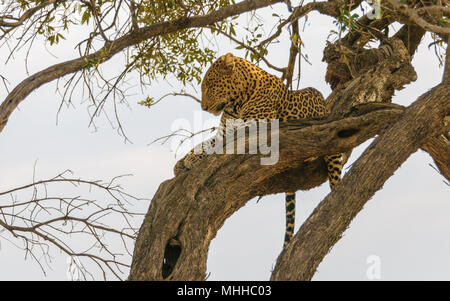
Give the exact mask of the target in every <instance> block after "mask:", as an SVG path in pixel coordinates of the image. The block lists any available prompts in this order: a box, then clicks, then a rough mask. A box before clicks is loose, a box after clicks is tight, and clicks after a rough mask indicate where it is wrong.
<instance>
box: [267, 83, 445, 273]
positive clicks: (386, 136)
mask: <svg viewBox="0 0 450 301" xmlns="http://www.w3.org/2000/svg"><path fill="white" fill-rule="evenodd" d="M448 110H450V86H449V85H445V84H441V85H439V86H437V87H435V88H434V89H432V90H431V91H429V92H427V93H425V94H424V95H422V96H421V97H420V98H419V99H418V100H417V101H416V102H415V103H413V104H412V105H411V106H410V107H408V108H407V109H406V110H405V112H404V114H402V116H401V117H400V118H399V119H398V121H396V122H394V123H393V124H392V125H391V126H389V128H388V129H387V130H386V131H385V132H384V133H383V134H381V135H380V137H378V138H377V139H376V140H375V141H374V142H373V143H372V145H371V146H370V147H369V148H368V149H367V150H366V151H365V152H364V153H363V155H362V156H361V157H360V158H359V159H358V160H357V161H356V162H355V163H354V164H353V166H352V168H351V170H350V171H349V172H348V173H347V174H346V175H345V177H344V178H343V180H342V182H341V183H340V184H338V185H337V187H336V189H335V190H334V191H333V192H331V193H330V194H329V195H328V196H327V197H326V198H325V199H324V200H323V201H322V202H321V203H320V205H319V206H317V207H316V209H315V210H314V212H313V213H312V214H311V216H310V217H309V218H308V220H307V221H306V222H305V223H304V224H303V225H302V227H301V228H300V230H299V231H298V233H297V234H296V235H295V238H294V239H293V241H292V243H290V244H289V245H288V247H287V248H286V249H285V250H284V251H283V252H282V253H281V255H280V257H279V258H278V260H277V264H276V266H275V269H274V272H273V274H272V280H310V279H311V278H312V277H313V275H314V272H315V271H316V268H317V266H318V265H319V264H320V262H321V261H322V259H323V258H324V257H325V256H326V254H328V252H329V250H330V249H331V247H332V246H333V245H334V244H335V243H336V242H337V241H338V240H339V239H340V237H341V236H342V234H343V233H344V231H345V230H346V229H347V228H348V226H349V225H350V222H351V221H352V220H353V218H354V217H355V216H356V215H357V214H358V212H360V211H361V209H362V208H363V206H364V204H366V202H367V201H368V200H369V199H370V198H371V197H372V196H373V195H374V194H375V192H376V191H378V190H379V189H380V188H381V187H382V186H383V184H384V183H385V182H386V180H387V179H389V178H390V177H391V176H392V175H393V173H394V172H395V171H396V170H397V169H398V168H399V167H400V165H401V164H402V163H403V162H404V161H405V160H406V159H408V157H409V156H410V155H411V154H412V153H414V152H415V151H417V149H418V148H419V147H420V146H421V145H422V144H423V143H424V142H425V141H426V139H427V138H428V137H430V136H433V135H434V134H435V133H440V132H442V131H443V130H444V129H445V125H444V122H443V120H444V117H445V116H446V114H447V112H448ZM356 183H357V185H355V184H356Z"/></svg>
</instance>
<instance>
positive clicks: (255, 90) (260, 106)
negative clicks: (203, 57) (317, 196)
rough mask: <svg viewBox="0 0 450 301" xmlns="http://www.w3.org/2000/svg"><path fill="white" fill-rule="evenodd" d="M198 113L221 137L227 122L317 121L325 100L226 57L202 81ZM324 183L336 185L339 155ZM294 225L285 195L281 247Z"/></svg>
mask: <svg viewBox="0 0 450 301" xmlns="http://www.w3.org/2000/svg"><path fill="white" fill-rule="evenodd" d="M201 106H202V109H203V110H205V111H208V112H210V113H213V114H214V115H219V114H220V113H222V112H223V114H222V117H221V125H220V127H219V132H218V135H223V133H224V132H223V131H224V129H225V125H226V120H227V119H236V118H240V119H243V120H249V119H254V120H261V119H279V120H280V121H286V120H292V119H302V118H310V117H319V116H323V115H324V114H326V113H327V112H326V108H325V100H324V98H323V96H322V94H321V93H320V92H319V91H317V90H316V89H314V88H306V89H302V90H296V91H291V90H289V89H288V88H287V86H286V85H285V84H284V83H283V82H282V81H281V80H280V79H279V78H278V77H276V76H274V75H271V74H269V73H267V72H265V71H264V70H262V69H261V68H259V67H258V66H256V65H254V64H252V63H250V62H248V61H246V60H245V59H242V58H239V57H235V56H233V55H232V54H231V53H228V54H226V55H224V56H222V57H220V58H219V59H218V60H217V61H216V62H214V63H213V64H212V65H211V67H210V68H209V69H208V71H207V72H206V75H205V77H204V78H203V81H202V103H201ZM204 155H205V154H204V153H203V154H194V153H193V152H191V153H189V154H187V155H186V156H185V157H184V158H183V159H181V160H180V161H178V162H177V164H176V165H175V169H174V172H175V175H177V174H179V173H180V172H182V171H185V170H189V169H191V168H192V167H193V166H194V165H196V164H197V163H198V161H200V160H201V158H202V157H203V156H204ZM325 161H326V163H327V165H328V179H329V183H330V186H331V188H332V189H333V188H334V186H335V185H336V183H338V182H339V181H340V178H341V170H342V155H341V154H337V155H331V156H327V157H325ZM294 225H295V192H286V233H285V239H284V247H286V245H287V244H288V243H289V241H290V240H291V238H292V236H293V233H294Z"/></svg>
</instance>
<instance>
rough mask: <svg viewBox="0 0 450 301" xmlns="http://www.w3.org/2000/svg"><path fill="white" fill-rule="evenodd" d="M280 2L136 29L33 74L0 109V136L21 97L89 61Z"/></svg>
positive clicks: (254, 2)
mask: <svg viewBox="0 0 450 301" xmlns="http://www.w3.org/2000/svg"><path fill="white" fill-rule="evenodd" d="M282 1H283V0H246V1H242V2H239V3H237V4H234V5H229V6H225V7H222V8H220V9H218V10H217V11H214V12H211V13H209V14H207V15H204V16H193V17H185V18H180V19H177V20H172V21H166V22H161V23H157V24H152V25H149V26H146V27H142V28H138V29H135V30H133V31H130V32H129V33H127V34H125V35H124V36H122V37H120V38H118V39H116V40H114V41H112V42H109V43H106V44H105V46H104V47H102V48H101V49H100V50H99V51H97V52H94V53H92V54H90V55H88V56H84V57H80V58H76V59H73V60H70V61H66V62H63V63H60V64H56V65H53V66H50V67H48V68H46V69H44V70H42V71H40V72H37V73H36V74H33V75H31V76H30V77H28V78H26V79H25V80H23V81H22V82H21V83H20V84H18V85H17V86H16V87H15V88H14V89H13V90H12V91H11V93H9V94H8V96H7V97H6V98H5V100H4V101H3V102H2V104H1V105H0V133H1V132H2V131H3V129H4V127H5V126H6V123H7V122H8V119H9V116H10V115H11V114H12V112H13V111H14V110H15V109H16V108H17V106H18V105H19V104H20V103H21V102H22V101H23V100H24V99H25V97H27V96H28V94H30V93H31V92H32V91H34V90H36V89H37V88H39V87H40V86H42V85H43V84H46V83H49V82H51V81H53V80H55V79H57V78H60V77H63V76H64V75H67V74H70V73H74V72H77V71H80V70H82V69H84V68H86V66H87V64H88V62H89V61H92V60H95V61H98V62H101V63H103V62H105V61H107V60H109V59H110V58H111V57H113V56H114V55H116V54H117V53H119V52H121V51H122V50H124V49H126V48H128V47H130V46H133V45H137V44H139V43H141V42H143V41H145V40H148V39H150V38H151V37H155V36H159V35H165V34H168V33H171V32H175V31H179V30H183V29H187V28H198V27H204V26H207V25H211V24H214V23H216V22H219V21H221V20H224V19H226V18H228V17H231V16H235V15H239V14H242V13H244V12H247V11H251V10H255V9H258V8H262V7H266V6H268V5H271V4H275V3H277V2H282Z"/></svg>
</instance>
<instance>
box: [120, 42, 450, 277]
mask: <svg viewBox="0 0 450 301" xmlns="http://www.w3.org/2000/svg"><path fill="white" fill-rule="evenodd" d="M422 34H423V33H422ZM420 37H421V33H418V34H417V35H416V36H415V38H412V37H411V36H410V35H404V37H403V38H405V39H410V40H411V39H412V40H414V41H417V39H419V40H420ZM403 41H404V40H402V39H398V38H391V39H386V40H385V42H384V43H383V44H382V45H381V46H380V48H379V49H372V50H361V51H360V52H359V53H358V54H357V55H355V56H354V57H352V59H351V60H343V59H342V47H341V46H339V47H336V45H331V44H330V45H329V46H328V48H327V50H326V51H325V57H324V59H325V60H326V61H327V63H328V64H329V69H328V71H329V72H328V74H327V80H329V81H330V83H331V84H332V86H333V87H334V90H333V92H332V94H331V95H330V96H329V97H328V98H327V106H328V107H329V108H330V109H331V110H332V113H331V114H330V116H328V117H327V119H326V120H321V121H310V122H305V121H303V122H302V121H295V122H293V121H291V122H288V123H285V124H280V131H279V137H280V158H279V161H278V163H277V164H275V165H272V166H264V165H261V164H260V161H259V160H260V157H259V156H258V155H211V156H209V157H207V158H206V159H205V160H203V161H202V162H201V163H200V164H199V165H198V166H196V167H195V168H194V169H192V170H190V171H189V172H186V173H184V174H181V175H179V176H178V177H176V178H174V179H172V180H168V181H166V182H164V183H162V184H161V186H160V187H159V189H158V191H157V193H156V194H155V196H154V198H153V200H152V202H151V204H150V208H149V211H148V213H147V215H146V217H145V220H144V223H143V224H142V227H141V230H140V232H139V236H138V238H137V241H136V246H135V250H134V257H133V262H132V267H131V272H130V277H129V279H130V280H162V279H167V280H202V279H204V278H205V273H206V260H207V252H208V248H209V244H210V242H211V240H212V239H213V238H214V237H215V235H216V233H217V231H218V230H219V229H220V227H221V226H222V225H223V223H224V222H225V220H226V219H227V218H228V217H229V216H230V215H231V214H233V213H234V212H235V211H237V210H238V209H239V208H241V207H242V206H243V205H245V203H246V202H247V201H248V200H250V199H251V198H253V197H256V196H261V195H267V194H273V193H279V192H284V191H295V190H300V189H302V190H306V189H310V188H312V187H316V186H318V185H320V184H322V183H323V182H324V181H326V175H327V172H326V166H325V164H324V163H323V160H322V159H321V157H323V156H324V155H326V154H334V153H340V152H343V153H345V152H350V151H351V149H352V148H354V147H355V146H357V145H359V144H360V143H362V142H364V141H365V140H367V139H368V138H370V137H373V136H374V135H376V134H378V135H381V137H379V138H378V139H376V141H377V142H376V143H374V144H373V145H372V146H371V147H370V148H369V149H368V150H367V151H366V152H365V154H364V155H363V156H362V157H361V158H360V159H359V160H358V163H357V165H356V166H353V167H352V169H351V171H350V172H348V173H347V175H346V177H345V178H344V180H343V181H342V184H340V185H339V187H338V189H337V190H336V191H335V192H333V193H332V194H330V195H329V196H328V197H327V198H326V200H325V201H323V202H322V203H321V205H320V206H319V207H318V208H317V209H316V210H315V212H314V213H313V215H312V216H311V217H310V218H309V219H308V221H307V222H306V223H305V225H304V226H303V227H302V230H301V231H300V232H301V233H300V232H299V234H297V235H296V236H295V239H294V240H293V241H292V242H291V243H290V244H289V247H288V249H287V250H286V251H285V252H283V253H282V254H281V255H280V257H279V259H278V262H277V266H276V269H275V271H274V273H273V278H272V279H274V280H280V279H292V280H293V279H295V280H298V279H310V278H311V277H312V276H313V274H314V271H315V269H316V267H317V265H318V264H319V263H320V262H321V261H322V259H323V257H324V256H325V255H326V254H327V252H328V251H329V249H330V247H331V246H332V245H333V244H334V243H335V242H336V241H337V240H338V239H339V238H340V236H341V235H342V233H343V232H344V231H345V229H346V227H347V226H348V224H349V223H350V221H351V220H352V218H353V217H354V216H355V215H356V214H357V213H358V212H359V211H360V210H361V208H362V206H363V205H364V203H365V202H366V201H367V200H368V199H369V198H370V197H371V196H372V195H373V194H374V193H375V192H376V191H377V190H378V189H379V188H381V186H382V185H383V183H384V182H385V180H386V179H387V178H389V177H390V176H391V175H392V173H393V172H394V171H395V170H396V169H397V168H398V167H399V166H400V165H401V164H402V163H403V162H404V161H405V160H406V159H407V158H408V157H409V155H410V154H411V153H412V152H414V151H416V150H417V149H418V148H419V147H421V146H422V145H423V144H424V142H425V141H428V142H427V143H431V142H430V141H432V140H430V139H433V138H432V137H433V136H436V135H438V134H439V133H442V132H443V128H444V125H443V124H444V123H443V120H444V119H443V118H444V116H445V114H447V113H448V100H449V95H448V85H445V84H443V85H441V86H439V87H436V88H435V89H433V90H432V91H431V92H429V93H426V94H425V95H424V96H423V97H421V98H420V99H419V100H418V101H417V102H416V103H415V104H414V105H412V106H411V107H409V108H407V110H406V112H405V113H403V111H404V110H403V109H402V108H400V107H399V106H394V105H391V104H388V103H389V102H390V101H391V97H392V95H393V93H394V91H395V90H399V89H402V88H403V86H404V85H406V84H408V83H410V82H411V81H414V80H415V79H416V77H417V76H416V73H415V72H414V69H413V67H412V66H411V64H410V61H411V57H410V53H411V52H414V51H412V50H411V49H410V48H409V47H408V48H407V47H405V45H404V42H403ZM416 44H417V43H416ZM344 52H345V51H344ZM368 103H369V104H368ZM370 103H371V104H370ZM383 103H384V104H383ZM424 110H425V111H424ZM397 119H398V120H397ZM305 124H308V125H307V126H306V125H305ZM411 124H414V125H415V126H414V127H412V126H411ZM418 133H419V134H418ZM430 136H431V137H430ZM427 138H428V139H427ZM425 145H426V144H425ZM437 148H440V146H438V147H437ZM435 155H436V156H434V159H435V160H436V161H439V162H442V164H444V165H448V161H447V162H445V160H446V159H445V156H446V155H447V156H448V153H447V154H446V153H445V151H444V153H443V152H442V149H436V154H435ZM310 157H315V158H316V159H315V160H308V161H307V162H305V160H306V159H308V158H310ZM386 162H392V163H389V164H386ZM369 166H370V168H369ZM361 178H362V180H361ZM352 183H353V184H354V183H358V185H352ZM342 200H345V201H342Z"/></svg>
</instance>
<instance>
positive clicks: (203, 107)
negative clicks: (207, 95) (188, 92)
mask: <svg viewBox="0 0 450 301" xmlns="http://www.w3.org/2000/svg"><path fill="white" fill-rule="evenodd" d="M202 109H203V110H205V111H207V110H208V106H207V105H206V104H204V103H202Z"/></svg>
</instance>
